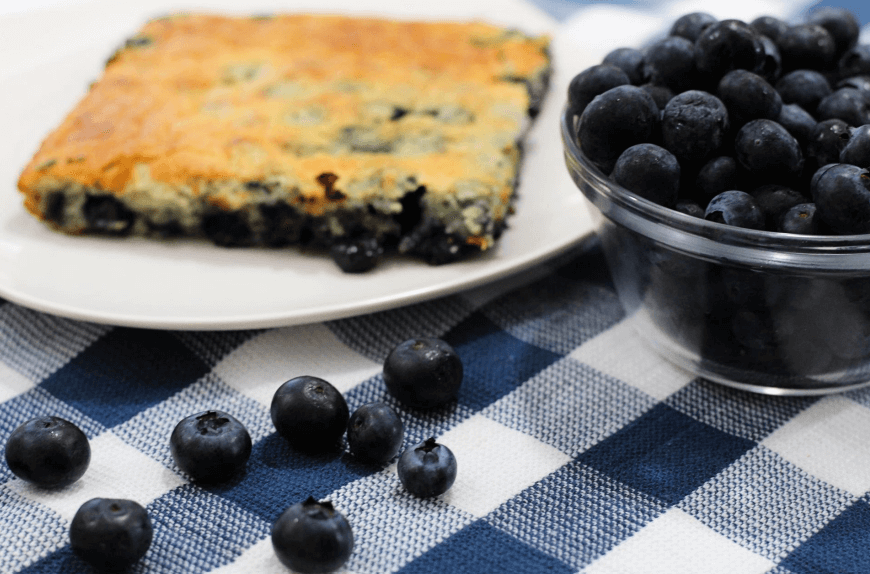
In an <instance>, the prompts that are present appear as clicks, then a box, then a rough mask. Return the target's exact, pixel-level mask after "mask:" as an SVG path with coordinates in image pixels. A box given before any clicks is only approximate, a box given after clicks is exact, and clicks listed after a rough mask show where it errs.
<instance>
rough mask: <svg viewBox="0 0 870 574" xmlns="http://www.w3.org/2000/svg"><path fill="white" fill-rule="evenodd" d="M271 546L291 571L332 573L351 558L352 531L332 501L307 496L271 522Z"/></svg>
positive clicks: (306, 573)
mask: <svg viewBox="0 0 870 574" xmlns="http://www.w3.org/2000/svg"><path fill="white" fill-rule="evenodd" d="M272 547H273V548H274V549H275V554H276V555H277V556H278V559H279V560H280V561H281V563H282V564H284V565H285V566H286V567H288V568H290V569H291V570H293V571H294V572H301V573H302V574H309V573H310V574H314V573H320V572H332V571H334V570H338V569H339V568H340V567H341V566H342V564H344V563H345V562H347V559H348V558H350V555H351V553H352V552H353V531H352V530H351V528H350V523H349V522H348V521H347V519H346V518H345V517H344V515H343V514H341V513H340V512H338V511H337V510H335V508H334V507H333V506H332V503H331V502H329V501H325V502H317V501H316V500H315V499H314V498H312V497H309V498H308V499H307V500H306V501H305V502H299V503H297V504H294V505H293V506H291V507H290V508H288V509H287V510H285V511H284V512H283V513H282V514H281V516H279V517H278V519H277V520H276V521H275V523H274V524H273V525H272Z"/></svg>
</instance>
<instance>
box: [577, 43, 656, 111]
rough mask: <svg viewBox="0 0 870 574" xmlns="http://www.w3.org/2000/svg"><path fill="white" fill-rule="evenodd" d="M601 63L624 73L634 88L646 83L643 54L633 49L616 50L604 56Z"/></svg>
mask: <svg viewBox="0 0 870 574" xmlns="http://www.w3.org/2000/svg"><path fill="white" fill-rule="evenodd" d="M602 63H603V64H608V65H610V66H616V67H617V68H619V69H620V70H622V71H623V72H625V74H626V75H627V76H628V80H629V81H630V82H631V83H632V84H633V85H635V86H639V85H640V84H642V83H644V82H645V81H646V76H645V75H644V71H643V70H644V64H645V62H644V59H643V52H641V51H640V50H636V49H634V48H616V49H615V50H612V51H611V52H609V53H608V54H607V55H606V56H604V59H603V60H602ZM620 85H621V84H620ZM611 87H616V86H611ZM596 95H597V94H596ZM590 101H591V100H590Z"/></svg>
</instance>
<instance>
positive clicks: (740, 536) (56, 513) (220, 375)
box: [0, 0, 870, 574]
mask: <svg viewBox="0 0 870 574" xmlns="http://www.w3.org/2000/svg"><path fill="white" fill-rule="evenodd" d="M536 3H537V4H539V5H540V6H541V7H543V8H546V9H551V10H554V13H556V12H555V11H556V10H567V9H568V8H573V10H575V11H576V10H578V5H577V4H571V3H570V2H567V1H562V0H560V1H556V0H539V1H538V2H536ZM756 4H757V2H756ZM686 8H691V7H687V5H686V3H685V2H681V3H679V5H677V4H673V5H668V4H660V5H658V10H659V12H658V14H668V18H669V19H672V17H673V16H675V15H678V14H679V13H681V12H684V11H686ZM780 8H781V9H785V8H784V6H782V5H781V6H780ZM791 8H793V6H792V7H790V8H789V9H791ZM854 8H856V9H857V10H859V11H860V10H862V9H863V10H865V11H866V6H865V5H863V4H860V5H859V4H858V3H855V5H854ZM579 9H581V10H586V11H589V14H588V15H589V18H590V19H592V18H594V17H609V16H606V14H607V13H606V12H602V11H601V10H600V7H594V10H593V9H592V8H590V7H583V8H579ZM613 9H614V10H616V11H620V10H625V8H622V7H615V8H613ZM646 9H649V7H646ZM775 9H776V5H772V7H771V10H770V11H771V12H772V13H776V10H775ZM559 15H561V16H565V17H566V18H567V21H570V22H572V23H573V24H571V25H574V26H578V27H582V26H589V25H590V24H589V22H590V21H591V20H587V19H584V18H579V17H576V15H575V16H571V15H565V14H562V13H559ZM641 16H643V17H646V16H649V12H647V13H646V16H644V15H641ZM656 17H659V16H656ZM639 18H640V16H639ZM867 19H868V18H867V16H866V15H865V16H864V21H865V22H866V21H867ZM618 41H619V39H618V38H615V39H611V40H610V44H608V43H607V42H602V44H601V46H599V47H600V48H601V49H602V50H604V49H605V48H608V47H613V45H612V44H613V43H615V42H618ZM605 51H606V50H605ZM423 334H425V335H431V336H438V337H441V338H444V339H445V340H447V341H448V342H449V343H450V344H452V345H453V346H454V348H455V349H456V350H457V352H458V353H459V355H460V356H461V358H462V360H463V363H464V365H465V380H464V382H463V386H462V389H461V392H460V394H459V398H458V400H457V401H456V402H454V403H452V404H450V405H448V406H446V407H444V408H440V409H437V410H433V411H420V410H411V409H406V408H402V406H401V405H399V404H397V403H396V401H395V400H393V399H392V398H391V397H390V396H389V395H388V394H387V392H386V390H385V387H384V383H383V378H382V374H381V369H382V364H383V360H384V358H385V356H386V354H387V353H388V351H389V349H390V348H391V347H393V346H394V345H396V344H397V343H399V342H401V341H402V340H404V339H406V338H409V337H411V336H418V335H423ZM306 374H307V375H316V376H319V377H322V378H324V379H327V380H329V381H330V382H332V383H333V384H334V385H335V386H336V387H337V388H338V389H339V390H340V391H341V392H342V393H343V394H344V396H345V397H346V399H347V402H348V404H349V406H350V408H351V410H353V409H355V408H356V407H358V406H360V405H362V404H364V403H367V402H371V401H385V402H387V403H388V404H390V405H392V406H393V407H394V408H395V409H396V410H397V411H398V412H399V413H400V416H401V417H402V419H403V421H404V423H405V428H406V432H405V446H408V445H411V444H414V443H416V442H418V441H421V440H423V439H425V438H428V437H430V436H434V437H436V438H437V439H438V440H439V442H442V443H444V444H446V445H447V446H449V447H450V449H451V450H452V451H453V452H454V453H455V455H456V458H457V461H458V469H459V470H458V477H457V480H456V483H455V484H454V486H453V488H452V489H451V490H450V491H448V492H447V493H446V494H444V495H442V496H440V497H438V498H435V499H430V500H421V499H417V498H414V497H413V496H410V495H408V494H407V493H406V492H405V491H404V490H403V488H402V487H401V485H400V483H399V480H398V477H397V475H396V465H395V462H393V463H390V464H387V465H385V466H370V465H363V464H360V463H359V462H357V461H356V460H354V458H353V456H351V455H350V454H348V453H346V452H336V453H332V454H324V455H319V456H311V455H306V454H302V453H298V452H294V451H293V450H291V449H290V448H289V447H288V446H287V444H286V443H285V442H284V441H283V439H281V438H280V437H278V436H277V435H276V433H275V430H274V427H273V425H272V423H271V420H270V416H269V404H270V401H271V397H272V395H273V393H274V392H275V390H276V389H277V387H278V386H279V385H280V384H281V383H282V382H284V381H285V380H288V379H290V378H292V377H295V376H298V375H306ZM206 409H220V410H224V411H227V412H229V413H231V414H233V415H234V416H235V417H237V418H238V419H239V420H241V421H242V422H243V423H244V424H245V425H246V426H247V428H248V430H249V431H250V433H251V436H252V438H253V441H254V448H253V454H252V456H251V459H250V461H249V463H248V466H247V471H246V473H245V474H244V475H243V476H241V477H239V478H237V479H235V480H233V481H231V482H229V483H226V484H222V485H218V486H208V487H203V486H199V485H197V484H193V483H191V482H190V481H189V480H188V479H187V477H185V476H184V475H183V474H182V473H181V472H180V471H179V470H178V468H177V467H176V466H175V464H174V462H173V460H172V457H171V455H170V452H169V442H168V440H169V435H170V432H171V430H172V428H173V427H174V425H175V424H176V423H177V422H178V421H179V420H181V419H182V418H183V417H185V416H187V415H190V414H193V413H196V412H200V411H203V410H206ZM44 414H45V415H48V414H50V415H58V416H61V417H63V418H66V419H68V420H70V421H73V422H74V423H75V424H77V425H78V426H79V427H80V428H82V429H83V430H84V431H85V433H86V434H87V435H88V437H89V439H90V443H91V449H92V460H91V465H90V467H89V469H88V471H87V473H86V474H85V475H84V477H83V478H82V479H81V480H79V481H78V482H77V483H75V484H73V485H71V486H69V487H66V488H64V489H61V490H56V491H54V490H42V489H39V488H35V487H33V486H30V485H28V484H26V483H24V482H22V481H20V480H18V479H17V478H15V477H14V476H12V475H11V473H10V472H9V470H8V468H7V467H6V465H5V464H3V465H0V572H4V573H6V572H26V573H34V574H35V573H47V574H57V573H65V572H71V573H74V572H89V570H88V568H87V567H86V566H85V565H83V563H81V562H80V561H78V559H77V558H75V557H74V556H73V555H72V553H71V551H70V548H69V536H68V529H69V524H70V521H71V519H72V517H73V515H74V514H75V512H76V510H77V509H78V507H79V506H80V505H81V504H82V503H83V502H85V501H86V500H88V499H90V498H93V497H98V496H99V497H121V498H130V499H133V500H136V501H138V502H140V503H141V504H143V505H144V506H145V507H146V508H147V510H148V512H149V514H150V516H151V518H152V521H153V524H154V542H153V544H152V546H151V549H150V550H149V552H148V553H147V554H146V556H145V557H144V559H143V560H142V561H141V563H139V564H138V565H137V566H136V567H135V568H134V571H135V572H143V573H144V572H147V573H167V574H169V573H171V574H194V573H199V572H219V573H221V574H247V573H270V572H286V571H287V570H286V569H285V568H284V567H283V566H281V565H280V563H279V562H278V560H277V559H276V557H275V555H274V553H273V551H272V547H271V542H270V539H269V532H270V527H271V524H272V522H273V521H274V520H275V519H276V518H277V516H278V515H279V514H280V513H281V512H282V511H283V510H284V509H285V508H287V507H288V506H290V505H292V504H294V503H296V502H299V501H302V500H304V499H305V498H306V497H308V496H314V497H315V498H317V499H321V500H326V499H328V500H331V501H332V502H333V504H334V505H335V507H336V508H337V509H339V510H340V511H341V512H342V513H344V514H345V515H346V516H347V518H348V519H349V521H350V523H351V525H352V527H353V530H354V536H355V539H356V546H355V548H354V552H353V554H352V556H351V558H350V560H349V562H348V563H347V564H346V570H347V572H353V573H357V574H363V573H382V572H402V573H418V572H419V573H437V572H445V573H454V572H456V573H466V572H467V573H487V572H499V573H501V572H521V573H524V574H535V573H539V572H540V573H543V572H546V573H551V574H552V573H561V572H566V573H567V572H584V573H588V574H604V573H613V574H626V573H629V574H630V573H644V574H656V573H662V574H690V573H691V574H695V573H697V574H716V573H720V572H721V573H723V574H725V573H727V574H734V573H741V574H742V573H747V574H749V573H758V574H764V573H768V574H820V573H827V572H830V573H834V572H836V573H847V572H848V573H861V574H866V573H868V572H870V497H868V491H870V441H868V440H867V437H870V389H868V390H860V391H853V392H849V393H846V394H841V395H834V396H828V397H824V398H776V397H764V396H756V395H752V394H747V393H744V392H739V391H735V390H731V389H728V388H724V387H721V386H718V385H715V384H711V383H709V382H706V381H704V380H700V379H697V378H694V377H692V376H691V375H690V374H688V373H686V372H684V371H681V370H679V369H677V368H675V367H673V366H671V365H670V364H668V363H666V362H664V361H662V360H661V359H660V358H658V357H656V356H655V355H653V354H652V353H651V352H650V351H649V350H647V349H646V348H645V347H644V346H643V345H642V344H641V342H640V341H639V339H638V337H637V335H636V334H635V333H634V331H633V330H632V327H631V325H630V324H629V322H628V321H627V320H626V318H625V317H624V314H623V311H622V308H621V306H620V304H619V301H618V300H617V297H616V294H615V292H614V288H613V285H612V283H611V280H610V277H609V275H608V272H607V268H606V265H605V263H604V261H603V259H602V254H601V251H600V248H599V245H598V243H597V242H596V241H595V240H594V238H593V239H590V240H589V241H587V242H585V243H584V244H583V245H581V246H580V247H579V248H578V249H577V250H575V251H573V252H571V253H570V254H569V255H568V256H567V257H564V258H561V259H559V260H557V261H552V262H549V263H546V264H543V265H541V266H539V267H536V268H534V269H531V270H529V271H526V272H524V273H523V274H521V275H520V276H518V277H514V278H512V279H510V280H504V281H501V282H498V283H496V284H494V285H490V286H487V287H485V288H480V289H477V290H473V291H468V292H464V293H461V294H459V295H455V296H450V297H446V298H442V299H439V300H435V301H431V302H427V303H421V304H417V305H413V306H409V307H404V308H400V309H396V310H393V311H388V312H382V313H377V314H373V315H367V316H363V317H356V318H350V319H345V320H339V321H333V322H329V323H323V324H313V325H306V326H298V327H289V328H284V329H273V330H265V331H236V332H179V331H172V332H170V331H149V330H140V329H130V328H120V327H109V326H102V325H95V324H90V323H85V322H76V321H71V320H67V319H63V318H57V317H53V316H49V315H44V314H40V313H37V312H35V311H31V310H28V309H25V308H23V307H20V306H17V305H15V304H12V303H4V304H2V305H0V441H3V440H5V437H6V436H8V435H9V433H10V432H11V431H12V430H13V429H14V428H15V427H17V426H18V425H19V424H21V423H22V422H23V421H25V420H26V419H29V418H31V417H34V416H37V415H44Z"/></svg>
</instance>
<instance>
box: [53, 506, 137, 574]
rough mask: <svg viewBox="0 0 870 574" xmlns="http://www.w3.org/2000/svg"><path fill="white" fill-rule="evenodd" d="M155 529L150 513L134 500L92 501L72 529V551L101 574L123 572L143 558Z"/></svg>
mask: <svg viewBox="0 0 870 574" xmlns="http://www.w3.org/2000/svg"><path fill="white" fill-rule="evenodd" d="M153 536H154V530H153V528H152V526H151V519H150V518H149V517H148V512H146V511H145V509H144V508H142V506H141V505H140V504H139V503H138V502H135V501H133V500H124V499H115V498H92V499H91V500H89V501H87V502H85V503H84V504H82V505H81V507H80V508H79V509H78V511H77V512H76V514H75V516H74V517H73V519H72V523H71V524H70V528H69V539H70V547H71V548H72V551H73V552H74V553H75V554H76V556H78V557H79V558H81V559H82V560H84V561H85V562H87V563H88V564H90V565H91V566H92V567H93V568H94V569H96V570H97V571H100V572H102V571H117V570H123V569H126V568H127V567H129V566H131V565H132V564H134V563H135V562H137V561H138V560H139V559H140V558H142V557H143V556H144V555H145V553H146V552H147V551H148V548H149V547H150V546H151V539H152V538H153Z"/></svg>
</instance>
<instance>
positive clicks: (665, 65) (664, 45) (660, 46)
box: [644, 36, 696, 93]
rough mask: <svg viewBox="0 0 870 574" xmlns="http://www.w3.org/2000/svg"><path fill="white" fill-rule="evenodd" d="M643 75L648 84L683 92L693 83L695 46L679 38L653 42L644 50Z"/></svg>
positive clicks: (674, 37) (672, 37)
mask: <svg viewBox="0 0 870 574" xmlns="http://www.w3.org/2000/svg"><path fill="white" fill-rule="evenodd" d="M644 61H645V65H644V75H645V76H646V77H647V78H648V79H649V81H650V83H653V84H656V85H659V86H666V87H667V88H670V89H671V90H673V91H674V92H675V93H679V92H683V91H685V90H688V89H689V88H690V87H692V86H693V85H694V84H695V82H696V78H695V45H694V44H693V43H692V42H691V41H690V40H687V39H685V38H681V37H680V36H669V37H667V38H663V39H661V40H659V41H657V42H653V43H652V44H651V45H650V46H649V47H648V48H647V49H646V50H644Z"/></svg>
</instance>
